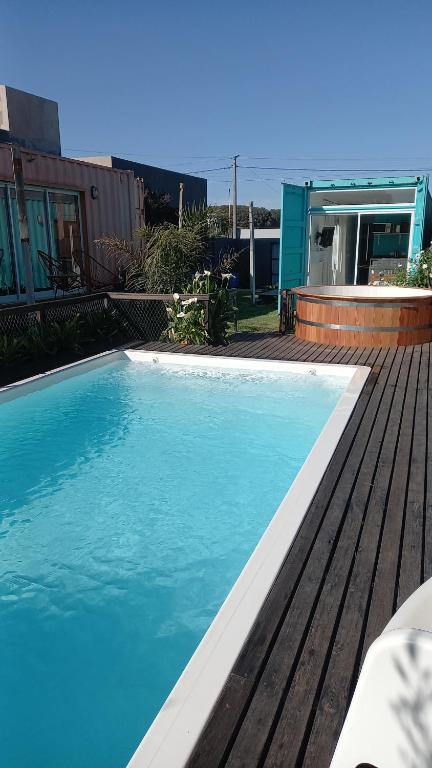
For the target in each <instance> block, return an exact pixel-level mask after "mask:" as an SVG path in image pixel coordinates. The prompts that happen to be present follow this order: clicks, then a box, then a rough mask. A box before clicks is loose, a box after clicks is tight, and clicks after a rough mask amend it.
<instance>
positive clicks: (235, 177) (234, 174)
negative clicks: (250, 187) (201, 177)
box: [232, 155, 240, 240]
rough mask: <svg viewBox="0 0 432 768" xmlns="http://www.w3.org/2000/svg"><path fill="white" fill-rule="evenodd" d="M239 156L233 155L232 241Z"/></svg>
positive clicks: (235, 221)
mask: <svg viewBox="0 0 432 768" xmlns="http://www.w3.org/2000/svg"><path fill="white" fill-rule="evenodd" d="M238 157H240V155H234V157H233V217H232V236H233V240H235V239H236V237H237V158H238Z"/></svg>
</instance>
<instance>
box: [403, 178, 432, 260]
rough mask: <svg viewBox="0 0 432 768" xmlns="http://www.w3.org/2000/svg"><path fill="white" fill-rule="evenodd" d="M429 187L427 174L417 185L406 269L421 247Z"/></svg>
mask: <svg viewBox="0 0 432 768" xmlns="http://www.w3.org/2000/svg"><path fill="white" fill-rule="evenodd" d="M428 189H429V176H422V178H421V180H420V181H419V183H418V185H417V195H416V206H415V213H414V228H413V233H412V238H411V242H412V246H411V253H410V254H408V269H409V268H410V266H411V265H412V264H413V263H414V262H415V261H416V259H417V256H418V255H419V253H420V251H421V249H422V248H423V232H424V226H425V214H426V203H427V196H428Z"/></svg>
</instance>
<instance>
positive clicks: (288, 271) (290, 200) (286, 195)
mask: <svg viewBox="0 0 432 768" xmlns="http://www.w3.org/2000/svg"><path fill="white" fill-rule="evenodd" d="M308 192H309V190H308V189H307V188H306V187H299V186H296V185H295V184H283V185H282V206H281V238H280V259H279V288H280V289H283V288H294V287H295V286H297V285H304V284H305V282H306V218H307V201H308Z"/></svg>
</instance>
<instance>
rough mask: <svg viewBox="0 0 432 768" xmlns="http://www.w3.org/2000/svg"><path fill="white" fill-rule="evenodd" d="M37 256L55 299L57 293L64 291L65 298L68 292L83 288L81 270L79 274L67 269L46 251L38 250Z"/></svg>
mask: <svg viewBox="0 0 432 768" xmlns="http://www.w3.org/2000/svg"><path fill="white" fill-rule="evenodd" d="M37 254H38V258H39V261H40V262H41V264H42V266H43V267H44V269H45V272H46V276H47V279H48V282H49V284H50V287H51V289H52V290H53V291H54V298H56V297H57V291H59V290H60V291H63V296H64V295H65V293H67V292H68V291H74V290H77V289H79V288H82V287H83V284H82V278H81V269H80V273H79V274H78V273H77V272H74V271H73V270H68V269H65V268H64V265H63V264H62V262H61V261H60V260H59V259H57V258H55V257H54V256H51V255H50V254H48V253H45V251H40V250H38V252H37ZM78 266H79V265H78Z"/></svg>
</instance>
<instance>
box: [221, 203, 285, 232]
mask: <svg viewBox="0 0 432 768" xmlns="http://www.w3.org/2000/svg"><path fill="white" fill-rule="evenodd" d="M208 213H209V215H210V216H211V217H212V218H213V219H214V221H215V222H216V221H217V222H218V225H219V230H220V234H221V235H230V234H231V232H230V226H231V223H230V220H229V207H228V206H227V205H211V206H209V208H208ZM254 223H255V227H256V228H257V229H261V228H263V229H269V228H278V227H279V226H280V210H279V209H278V208H263V207H258V208H254ZM237 226H238V227H239V228H242V229H248V228H249V208H248V206H247V205H238V206H237Z"/></svg>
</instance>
